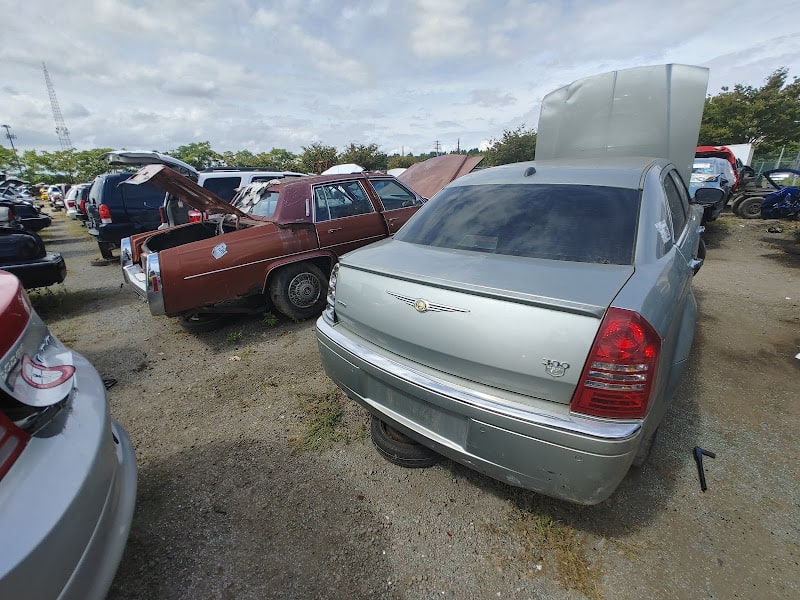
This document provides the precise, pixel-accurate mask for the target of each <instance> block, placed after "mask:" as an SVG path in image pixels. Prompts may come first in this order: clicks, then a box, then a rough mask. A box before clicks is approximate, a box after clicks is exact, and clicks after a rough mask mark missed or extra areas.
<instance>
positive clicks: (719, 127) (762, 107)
mask: <svg viewBox="0 0 800 600" xmlns="http://www.w3.org/2000/svg"><path fill="white" fill-rule="evenodd" d="M787 78H788V70H787V69H785V68H781V69H778V70H776V71H774V72H773V73H772V74H771V75H770V76H769V77H767V79H766V82H765V83H764V85H763V86H761V87H760V88H756V87H752V86H745V85H742V84H737V85H735V86H734V87H733V90H730V89H729V88H727V87H724V88H722V93H720V94H718V95H716V96H709V97H708V98H706V103H705V109H704V111H703V120H702V123H701V125H700V137H699V141H698V143H699V144H700V145H721V144H748V143H749V144H753V145H754V146H755V147H756V149H757V150H758V151H759V152H767V153H768V152H775V151H780V149H781V147H782V146H784V145H786V144H790V143H791V142H794V141H797V140H800V79H799V78H797V77H795V78H794V79H793V80H792V82H791V83H787Z"/></svg>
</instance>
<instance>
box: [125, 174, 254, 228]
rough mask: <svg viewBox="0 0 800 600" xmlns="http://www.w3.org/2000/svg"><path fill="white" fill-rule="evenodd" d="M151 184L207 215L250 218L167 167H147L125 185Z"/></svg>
mask: <svg viewBox="0 0 800 600" xmlns="http://www.w3.org/2000/svg"><path fill="white" fill-rule="evenodd" d="M148 181H149V182H150V183H152V184H153V185H155V186H156V187H159V188H161V189H162V190H164V191H165V192H168V193H170V194H173V195H174V196H177V197H178V198H180V199H181V200H182V201H183V202H185V203H186V204H188V205H189V206H191V207H192V208H196V209H197V210H199V211H202V212H204V213H207V214H228V215H236V216H237V217H239V218H249V216H250V215H248V214H246V213H243V212H242V211H241V210H239V209H238V208H236V207H234V206H231V204H230V203H229V202H226V201H225V200H224V199H222V198H220V197H219V196H217V195H216V194H215V193H214V192H210V191H208V190H207V189H206V188H204V187H200V186H199V185H197V184H196V183H195V182H194V181H192V180H191V179H189V178H188V177H184V176H183V175H180V174H179V173H178V172H176V171H174V170H173V169H171V168H170V167H168V166H166V165H147V166H146V167H142V168H141V169H139V170H138V171H137V172H136V175H134V176H133V177H130V178H129V179H126V180H125V181H124V182H123V184H133V185H138V184H140V183H145V182H148Z"/></svg>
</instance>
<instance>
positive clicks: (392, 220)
mask: <svg viewBox="0 0 800 600" xmlns="http://www.w3.org/2000/svg"><path fill="white" fill-rule="evenodd" d="M397 219H398V217H391V218H389V219H386V221H387V223H394V222H395V221H397Z"/></svg>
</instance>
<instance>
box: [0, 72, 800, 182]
mask: <svg viewBox="0 0 800 600" xmlns="http://www.w3.org/2000/svg"><path fill="white" fill-rule="evenodd" d="M746 143H749V144H753V146H754V148H755V150H756V156H757V157H758V156H761V157H764V156H768V155H774V154H777V153H778V152H780V155H781V156H783V155H784V154H785V155H786V156H787V157H793V156H795V155H797V156H798V157H800V78H798V77H796V76H795V77H794V78H793V79H792V81H789V72H788V69H786V68H780V69H777V70H776V71H774V72H773V73H771V74H770V75H769V76H768V77H767V78H766V80H765V83H764V85H762V86H761V87H753V86H745V85H742V84H736V85H735V86H733V88H728V87H723V88H722V91H721V92H720V93H719V94H717V95H713V96H712V95H709V96H708V97H707V98H706V101H705V108H704V111H703V120H702V123H701V126H700V136H699V139H698V145H711V146H716V145H721V144H746ZM110 150H112V148H95V149H93V150H81V151H78V150H75V149H71V150H62V151H56V152H46V151H42V152H37V151H36V150H26V151H24V152H22V153H21V154H19V153H18V152H16V151H14V150H11V149H9V148H5V147H4V146H0V171H1V172H4V173H7V174H8V175H9V176H19V177H21V178H22V179H25V180H27V181H30V182H32V183H35V182H39V181H43V182H45V183H55V182H62V181H66V182H73V183H74V182H82V181H91V180H92V179H94V177H96V176H97V175H99V174H101V173H104V172H106V171H107V170H108V165H107V164H106V163H105V162H104V161H103V160H101V158H100V156H101V155H102V154H103V153H105V152H108V151H110ZM302 150H303V151H302V152H301V153H299V154H296V153H293V152H290V151H289V150H286V149H283V148H273V149H272V150H270V151H269V152H260V153H258V154H255V153H253V152H250V151H249V150H239V151H237V152H231V151H226V152H221V153H220V152H216V151H215V150H214V149H213V148H212V147H211V144H210V143H209V142H207V141H204V142H193V143H190V144H187V145H185V146H179V147H178V148H175V149H173V150H170V151H167V152H166V154H169V155H171V156H174V157H175V158H178V159H180V160H182V161H184V162H186V163H188V164H190V165H192V166H194V167H195V168H197V169H198V170H202V169H208V168H214V167H254V168H260V169H264V170H277V171H300V172H303V173H320V172H322V171H324V170H325V169H327V168H328V167H330V166H333V165H335V164H341V163H356V164H358V165H361V166H362V167H364V168H365V169H368V170H373V171H386V170H388V169H393V168H404V167H409V166H411V165H412V164H414V163H416V162H420V161H423V160H427V159H428V158H431V157H433V156H436V155H437V153H436V152H430V153H427V154H419V155H416V156H415V155H413V154H403V155H400V154H393V155H387V154H386V153H385V152H382V151H381V150H380V148H379V146H378V145H377V144H356V143H350V144H349V145H348V146H346V147H345V148H343V149H342V150H341V151H339V150H337V149H336V148H335V147H333V146H327V145H325V144H322V143H319V142H315V143H313V144H310V145H309V146H304V147H303V148H302ZM535 152H536V131H535V130H534V129H532V128H529V127H526V126H525V125H524V124H522V125H520V126H518V127H517V128H515V129H507V130H504V131H503V134H502V135H501V136H500V137H498V138H495V139H492V140H491V141H490V144H489V147H488V149H487V150H485V151H483V152H479V151H478V148H472V149H470V150H463V151H460V153H461V154H468V155H478V154H482V155H483V156H484V160H483V163H482V164H483V165H484V166H496V165H502V164H508V163H512V162H519V161H523V160H532V159H533V158H534V155H535ZM754 162H755V160H754Z"/></svg>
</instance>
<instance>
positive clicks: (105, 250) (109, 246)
mask: <svg viewBox="0 0 800 600" xmlns="http://www.w3.org/2000/svg"><path fill="white" fill-rule="evenodd" d="M97 247H98V248H100V256H102V257H103V258H105V259H107V260H111V259H112V258H114V252H113V250H114V244H113V243H111V242H97Z"/></svg>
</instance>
